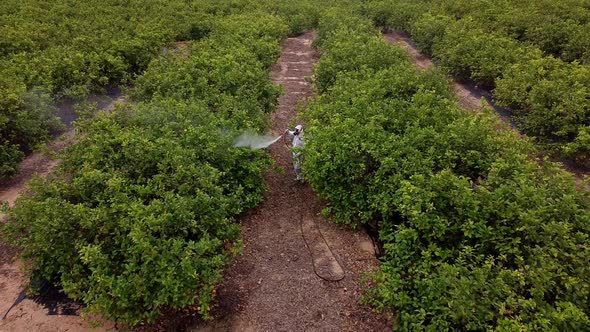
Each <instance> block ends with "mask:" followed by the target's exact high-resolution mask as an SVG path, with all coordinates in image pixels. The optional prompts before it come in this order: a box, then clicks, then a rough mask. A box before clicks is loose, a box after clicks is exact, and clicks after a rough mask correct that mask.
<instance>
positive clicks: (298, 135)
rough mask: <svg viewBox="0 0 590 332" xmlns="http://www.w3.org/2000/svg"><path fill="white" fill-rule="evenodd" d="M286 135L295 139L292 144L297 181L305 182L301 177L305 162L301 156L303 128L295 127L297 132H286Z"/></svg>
mask: <svg viewBox="0 0 590 332" xmlns="http://www.w3.org/2000/svg"><path fill="white" fill-rule="evenodd" d="M285 135H287V136H292V137H293V143H292V144H291V148H292V150H291V153H292V154H293V169H294V170H295V175H296V178H295V180H297V181H303V177H302V176H301V163H302V162H303V156H302V155H301V148H303V126H302V125H297V126H295V130H293V131H291V130H289V129H287V130H285Z"/></svg>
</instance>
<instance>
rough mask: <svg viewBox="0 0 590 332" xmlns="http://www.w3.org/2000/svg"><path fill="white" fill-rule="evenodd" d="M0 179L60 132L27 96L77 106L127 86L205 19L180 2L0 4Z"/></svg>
mask: <svg viewBox="0 0 590 332" xmlns="http://www.w3.org/2000/svg"><path fill="white" fill-rule="evenodd" d="M0 16H2V26H0V177H9V176H11V175H13V174H14V173H15V172H16V169H17V163H18V162H19V161H20V160H21V159H22V157H23V155H24V154H23V152H24V153H26V152H28V151H30V150H31V149H33V148H35V147H36V146H37V145H38V144H40V143H42V142H44V141H45V140H47V139H48V138H49V137H50V136H51V134H54V133H56V132H58V131H59V130H61V129H63V126H61V125H60V120H59V118H58V117H57V116H56V114H57V112H56V111H55V107H46V108H38V107H37V105H35V104H34V103H31V102H30V101H29V99H30V97H29V96H30V95H31V94H35V95H39V96H41V97H42V98H43V99H46V100H48V101H50V102H51V104H53V99H61V98H81V97H83V96H85V95H86V94H88V93H89V92H92V91H94V92H96V91H98V92H100V91H101V90H102V89H103V88H104V87H105V86H108V85H118V84H122V83H125V82H127V81H128V80H129V79H130V78H133V77H134V75H137V74H139V73H140V72H141V71H143V70H144V69H145V68H146V66H147V64H148V63H149V62H150V60H151V59H152V57H153V56H154V54H156V53H157V52H158V51H159V50H160V49H162V47H163V46H164V45H165V44H166V43H169V42H171V41H174V40H175V39H176V40H182V39H196V38H200V37H201V35H200V34H203V33H205V32H206V31H207V20H208V18H209V16H207V15H206V14H204V13H202V12H201V11H199V10H198V6H193V5H190V4H188V3H186V2H184V1H151V2H149V3H146V2H145V1H140V0H132V1H125V2H121V1H114V0H109V1H84V2H79V3H75V4H73V3H72V2H70V1H51V2H46V1H39V0H24V1H20V0H18V1H16V0H8V1H2V3H0Z"/></svg>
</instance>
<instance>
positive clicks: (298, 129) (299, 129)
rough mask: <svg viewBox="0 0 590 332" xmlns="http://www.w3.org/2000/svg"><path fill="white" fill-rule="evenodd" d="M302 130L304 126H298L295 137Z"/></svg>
mask: <svg viewBox="0 0 590 332" xmlns="http://www.w3.org/2000/svg"><path fill="white" fill-rule="evenodd" d="M302 130H303V126H302V125H296V126H295V135H297V134H299V133H300V132H301V131H302Z"/></svg>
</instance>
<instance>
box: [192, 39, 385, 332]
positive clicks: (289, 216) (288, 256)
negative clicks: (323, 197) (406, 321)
mask: <svg viewBox="0 0 590 332" xmlns="http://www.w3.org/2000/svg"><path fill="white" fill-rule="evenodd" d="M313 38H314V34H312V33H306V34H304V35H301V36H298V37H295V38H288V39H287V40H286V42H285V43H284V44H283V45H282V55H281V57H280V59H279V61H278V63H277V64H276V65H275V67H274V68H273V71H272V78H273V81H274V82H275V83H277V84H281V85H282V86H283V87H284V91H285V94H284V95H283V96H282V97H281V99H280V104H279V109H278V111H277V112H276V113H274V114H273V116H272V129H273V132H275V133H277V135H278V134H280V133H282V132H283V131H284V130H285V128H287V127H289V126H290V127H291V128H292V127H293V126H294V125H295V122H294V121H293V120H294V119H296V116H297V106H298V105H299V104H300V103H301V102H304V101H305V99H306V98H308V97H310V96H311V95H312V91H311V87H310V84H309V83H308V81H307V80H306V78H307V77H310V76H311V75H312V65H313V63H314V62H315V61H316V60H317V58H318V55H317V53H316V52H315V51H314V50H312V48H311V42H312V40H313ZM270 153H271V155H272V157H273V158H274V160H275V162H276V164H277V165H278V166H279V167H280V168H282V169H284V170H285V172H284V173H283V174H280V173H277V172H274V171H272V172H268V173H267V174H266V176H265V180H266V184H267V186H268V192H267V193H266V197H265V200H264V202H263V203H262V204H261V205H260V206H259V207H258V208H256V209H255V210H253V211H251V213H249V214H248V215H246V216H245V217H244V218H243V219H242V220H241V224H242V237H243V242H244V250H243V254H242V255H241V256H239V257H238V258H237V259H235V261H234V262H233V263H232V264H231V266H229V268H228V269H227V270H226V273H225V278H224V280H225V281H224V282H223V284H222V285H221V286H220V287H219V289H218V296H217V301H218V306H217V307H216V308H215V309H214V311H213V314H214V316H215V317H216V318H215V319H214V320H213V321H211V322H202V323H199V324H197V325H196V326H193V327H192V328H191V330H192V331H387V330H389V329H390V328H389V326H390V325H388V322H387V320H386V318H385V317H384V316H383V315H379V314H376V313H373V312H372V311H371V309H370V308H369V307H367V306H363V305H360V304H359V299H360V297H361V294H362V289H361V285H360V283H359V279H360V278H361V277H362V276H363V275H364V274H366V273H368V272H370V271H372V270H374V269H375V268H377V266H378V261H377V259H376V258H375V255H374V249H373V247H372V243H371V240H370V239H369V238H368V236H367V235H366V233H364V232H360V231H353V230H350V229H347V228H344V227H340V226H337V225H334V224H332V223H329V222H328V221H326V220H325V219H324V218H322V217H321V216H320V215H319V214H320V211H321V210H322V204H321V202H320V201H319V200H318V198H317V197H316V196H315V194H314V193H313V191H312V190H311V188H310V187H309V185H307V184H302V183H298V182H297V181H295V180H294V178H295V174H294V172H293V167H292V162H291V155H290V152H289V151H288V149H287V148H286V147H285V146H284V145H283V144H282V143H281V142H280V141H279V142H278V143H277V144H275V145H273V146H272V147H271V148H270ZM304 220H307V221H309V220H313V222H315V224H316V225H317V228H318V229H319V231H320V232H321V235H322V236H323V238H324V239H325V242H326V244H327V245H328V246H329V248H330V249H331V252H332V254H333V256H334V258H335V259H336V261H337V262H338V264H339V265H340V266H341V267H342V269H343V273H344V278H343V279H342V280H340V281H326V280H324V279H322V278H320V277H319V276H318V275H317V274H316V273H315V271H314V264H313V262H314V260H313V259H312V252H313V250H314V249H313V248H309V247H308V246H307V245H306V242H305V240H304V237H303V234H302V222H303V221H304ZM315 234H316V235H317V233H315ZM308 240H311V242H312V245H311V246H310V247H312V246H313V245H314V243H315V244H318V242H314V241H321V239H316V240H314V239H308ZM319 244H320V245H321V243H319ZM310 250H312V251H310Z"/></svg>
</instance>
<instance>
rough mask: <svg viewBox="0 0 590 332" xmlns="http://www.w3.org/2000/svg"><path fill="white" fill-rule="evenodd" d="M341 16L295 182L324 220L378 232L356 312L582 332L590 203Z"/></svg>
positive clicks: (441, 82)
mask: <svg viewBox="0 0 590 332" xmlns="http://www.w3.org/2000/svg"><path fill="white" fill-rule="evenodd" d="M344 15H346V14H345V13H344V12H336V13H328V14H326V15H325V16H323V17H321V18H320V29H321V28H322V27H326V28H327V29H328V30H327V31H321V30H320V32H319V33H320V35H322V36H325V37H324V40H321V43H320V45H322V46H321V52H322V58H321V59H320V62H319V64H318V65H317V67H316V77H317V79H318V80H319V81H318V86H319V87H321V91H323V93H322V94H321V95H320V96H319V97H318V98H317V100H316V101H314V102H313V103H312V104H311V105H310V106H309V109H308V110H307V111H306V112H305V118H306V120H307V128H308V129H307V135H308V141H307V143H306V147H305V164H304V172H305V175H306V177H307V179H308V180H309V182H310V183H311V185H312V187H313V189H314V191H315V192H316V193H317V194H318V195H319V196H320V197H321V198H323V199H325V200H326V201H327V203H328V208H327V210H326V212H327V213H329V214H330V215H331V216H332V217H333V219H334V221H336V222H340V223H347V224H351V225H355V226H357V225H359V224H364V223H368V224H372V225H376V226H377V227H378V228H379V237H380V240H381V242H382V243H383V246H384V256H383V257H382V258H381V260H382V263H381V267H380V269H379V271H378V272H377V273H376V274H375V275H374V280H373V281H374V285H373V287H372V288H371V289H370V290H369V294H368V296H367V297H366V300H367V301H368V302H370V303H371V304H373V305H374V306H375V307H376V308H378V309H387V310H391V311H393V312H394V315H395V317H396V321H395V323H394V326H393V327H394V329H397V330H402V331H424V330H427V331H445V330H473V331H477V330H498V331H517V330H518V331H540V330H543V331H584V330H589V329H590V319H589V315H590V310H589V308H590V302H589V296H590V270H589V268H588V264H587V263H588V261H589V260H590V246H589V242H588V240H589V234H590V223H589V221H590V213H589V212H588V211H589V207H590V205H589V200H588V198H589V197H588V192H587V191H583V192H580V191H577V190H576V188H575V183H574V180H573V178H572V176H571V175H570V174H568V173H566V172H564V171H562V170H560V169H559V167H557V166H556V165H554V164H552V163H550V162H547V161H544V160H536V158H535V150H534V149H533V148H532V147H531V145H530V144H528V143H527V142H526V141H524V140H522V139H520V138H518V137H517V136H516V135H515V134H514V133H512V132H510V131H502V130H500V131H499V130H498V128H500V127H501V126H500V125H499V122H498V121H499V120H497V119H495V118H494V117H492V116H490V115H489V114H487V113H486V114H473V113H465V112H464V111H461V110H460V109H459V107H458V106H457V102H456V101H455V100H454V99H453V97H452V93H451V89H450V87H449V86H448V83H447V82H446V80H445V79H444V77H443V76H441V75H439V74H437V73H434V72H432V71H425V72H422V71H419V70H417V69H415V68H414V66H413V65H412V64H411V63H410V62H409V61H408V59H407V58H406V57H405V56H404V55H403V52H402V51H400V50H395V49H394V47H393V46H389V45H386V43H385V41H383V40H382V39H381V38H379V37H377V36H375V33H374V32H371V31H369V32H367V31H366V29H365V28H364V26H365V24H363V25H361V28H360V29H359V30H355V26H356V25H357V24H356V23H354V22H355V21H357V20H358V18H347V17H345V16H344ZM351 22H352V23H353V24H350V23H351ZM354 52H358V53H361V54H362V55H358V56H349V57H343V56H342V55H343V54H351V55H352V54H354ZM395 54H397V55H398V56H393V58H392V57H391V56H392V55H395ZM336 60H338V61H336ZM335 63H337V64H338V67H337V69H334V68H335V67H334V66H335V65H334V64H335ZM320 73H330V74H329V76H330V79H329V80H326V79H323V80H322V78H321V75H320Z"/></svg>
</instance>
